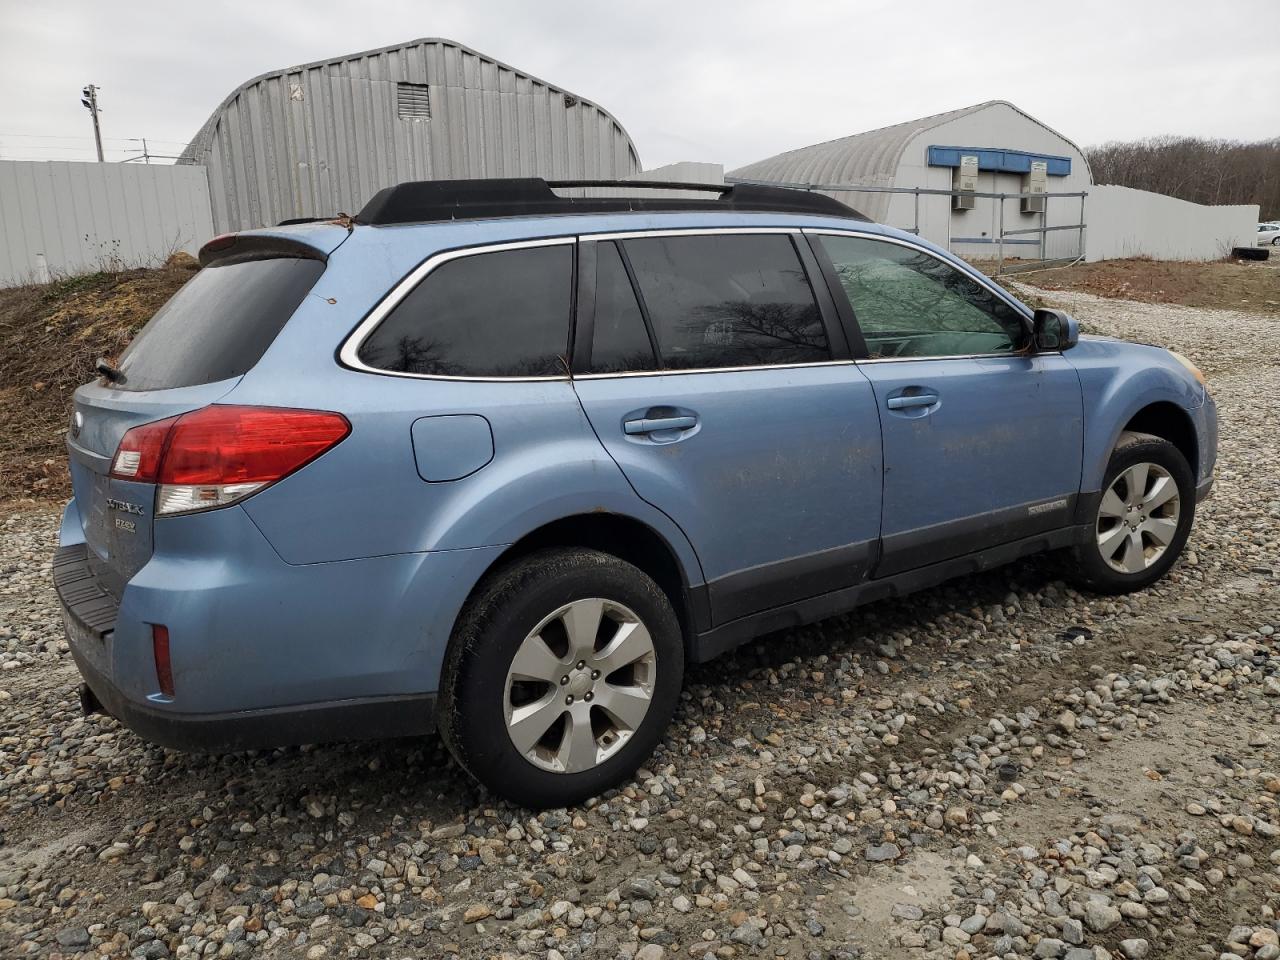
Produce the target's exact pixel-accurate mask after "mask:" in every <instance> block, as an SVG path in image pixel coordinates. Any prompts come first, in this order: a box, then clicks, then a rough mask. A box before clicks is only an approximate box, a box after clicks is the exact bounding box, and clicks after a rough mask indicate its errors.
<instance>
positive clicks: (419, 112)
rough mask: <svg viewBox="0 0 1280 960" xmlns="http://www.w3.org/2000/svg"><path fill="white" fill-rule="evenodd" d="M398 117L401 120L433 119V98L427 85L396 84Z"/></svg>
mask: <svg viewBox="0 0 1280 960" xmlns="http://www.w3.org/2000/svg"><path fill="white" fill-rule="evenodd" d="M396 115H397V116H399V117H400V119H401V120H430V119H431V96H430V93H429V92H428V88H427V85H426V84H425V83H397V84H396Z"/></svg>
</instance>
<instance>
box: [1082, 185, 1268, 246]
mask: <svg viewBox="0 0 1280 960" xmlns="http://www.w3.org/2000/svg"><path fill="white" fill-rule="evenodd" d="M1086 219H1087V220H1088V222H1089V227H1088V231H1087V233H1086V235H1085V258H1086V259H1088V260H1116V259H1121V258H1124V257H1150V258H1151V259H1153V260H1217V259H1218V258H1219V257H1223V256H1226V255H1227V254H1229V253H1230V252H1231V248H1232V247H1241V246H1243V247H1249V246H1253V244H1254V243H1255V242H1256V240H1257V229H1258V207H1257V205H1241V206H1221V207H1206V206H1202V205H1201V204H1198V203H1188V202H1187V201H1186V200H1178V199H1177V198H1175V197H1166V196H1165V195H1164V194H1160V193H1148V192H1147V191H1145V190H1134V189H1133V188H1131V187H1116V186H1097V185H1095V186H1092V187H1090V188H1089V200H1088V209H1087V216H1086Z"/></svg>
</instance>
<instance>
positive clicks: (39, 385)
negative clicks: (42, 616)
mask: <svg viewBox="0 0 1280 960" xmlns="http://www.w3.org/2000/svg"><path fill="white" fill-rule="evenodd" d="M195 268H196V263H195V260H193V259H192V258H191V257H188V256H185V255H182V254H179V255H177V256H175V257H174V258H173V259H172V260H171V261H170V263H169V264H167V265H166V266H164V267H160V268H159V269H155V270H126V271H122V272H119V273H94V274H89V275H87V276H83V277H68V278H67V279H64V280H58V281H55V282H53V283H50V284H43V285H39V286H36V285H32V286H25V287H11V288H7V289H0V500H4V499H9V498H14V497H30V496H35V497H40V498H56V497H61V496H65V495H67V493H68V487H69V484H68V480H67V470H66V456H65V451H64V448H63V437H64V434H65V431H66V424H67V416H68V409H69V406H70V403H71V394H72V393H73V392H74V390H75V389H76V387H78V386H79V385H80V384H82V383H84V382H86V381H88V380H91V379H92V378H93V375H94V373H93V363H94V361H95V360H96V359H97V358H98V357H114V356H118V355H119V353H120V351H122V350H123V349H124V348H125V347H126V346H127V345H128V343H129V341H130V340H131V339H132V338H133V335H134V334H135V333H137V332H138V330H139V329H140V328H141V327H142V325H143V324H144V323H146V322H147V320H148V319H150V317H151V315H152V314H153V313H155V312H156V310H158V309H159V308H160V306H161V305H162V304H163V303H164V302H165V301H166V300H168V299H169V298H170V297H171V296H173V294H174V292H175V291H176V290H177V289H178V288H179V287H180V286H182V284H184V283H185V282H186V281H187V280H188V279H190V277H191V276H192V274H193V272H194V270H195Z"/></svg>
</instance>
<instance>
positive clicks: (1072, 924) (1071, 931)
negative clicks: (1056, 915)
mask: <svg viewBox="0 0 1280 960" xmlns="http://www.w3.org/2000/svg"><path fill="white" fill-rule="evenodd" d="M1062 939H1063V940H1065V941H1067V943H1070V944H1073V945H1074V946H1077V947H1078V946H1079V945H1080V944H1082V943H1084V925H1083V924H1082V923H1081V922H1080V921H1079V920H1077V919H1076V918H1075V917H1067V918H1066V919H1065V920H1063V921H1062Z"/></svg>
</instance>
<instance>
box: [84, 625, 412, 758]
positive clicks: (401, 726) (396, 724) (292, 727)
mask: <svg viewBox="0 0 1280 960" xmlns="http://www.w3.org/2000/svg"><path fill="white" fill-rule="evenodd" d="M71 655H72V657H73V658H74V659H75V662H76V667H77V668H78V669H79V671H80V676H81V677H83V678H84V682H85V684H86V685H87V686H88V687H89V689H90V690H91V691H93V695H94V697H95V698H96V699H97V701H98V703H100V704H101V705H102V709H103V710H104V711H105V712H106V713H108V714H110V715H111V716H113V717H115V718H116V719H117V720H119V721H120V722H121V723H123V724H124V725H125V726H126V727H128V728H129V729H130V730H132V731H133V732H134V733H136V734H137V735H138V736H140V737H142V739H144V740H148V741H150V742H151V743H155V744H159V745H160V746H162V747H172V748H174V749H175V750H190V751H218V752H223V751H228V752H229V751H234V750H251V749H257V748H262V747H285V746H290V745H293V744H302V743H326V742H330V741H340V740H357V739H359V740H372V739H379V740H380V739H386V738H390V737H412V736H418V735H421V734H424V733H429V732H431V730H433V729H434V726H435V703H436V697H435V694H419V695H416V696H403V697H367V698H363V699H354V700H339V701H334V702H330V703H307V704H302V705H299V706H292V707H276V708H273V709H268V710H239V711H231V712H227V713H209V714H180V713H173V712H172V711H167V710H158V709H153V708H150V707H147V706H144V705H142V704H139V703H135V702H133V701H132V700H129V699H128V698H127V697H125V696H124V694H122V693H121V692H120V690H119V689H118V688H117V687H116V686H115V685H114V684H113V683H112V682H111V681H110V680H108V679H107V678H106V677H105V676H103V675H102V674H101V673H99V672H98V670H97V669H96V668H95V667H94V666H93V664H92V663H90V662H89V660H88V659H87V658H85V656H84V655H83V654H82V653H81V652H80V651H79V650H78V649H77V648H76V646H75V645H74V644H73V645H72V647H71Z"/></svg>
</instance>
